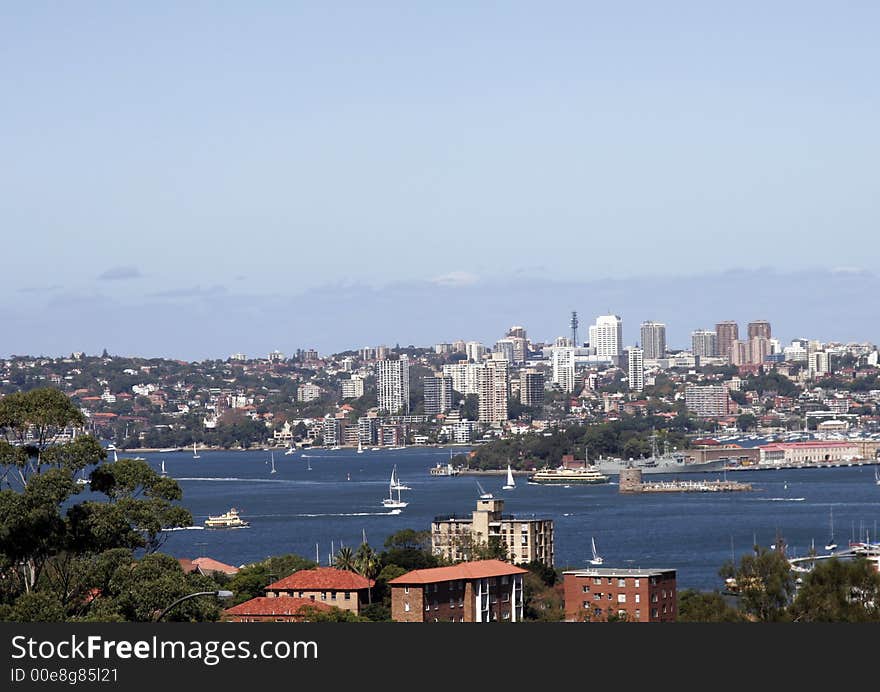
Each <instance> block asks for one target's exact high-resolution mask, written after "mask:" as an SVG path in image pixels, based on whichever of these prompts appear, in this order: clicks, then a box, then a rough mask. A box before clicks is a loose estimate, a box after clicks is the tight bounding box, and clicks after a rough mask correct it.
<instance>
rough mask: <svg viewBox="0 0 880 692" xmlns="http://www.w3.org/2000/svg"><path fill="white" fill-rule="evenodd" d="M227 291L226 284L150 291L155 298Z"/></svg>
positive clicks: (188, 296)
mask: <svg viewBox="0 0 880 692" xmlns="http://www.w3.org/2000/svg"><path fill="white" fill-rule="evenodd" d="M221 293H226V287H225V286H205V287H204V288H203V287H202V286H189V287H187V288H169V289H167V290H164V291H155V292H154V293H150V294H149V295H150V297H153V298H198V297H202V296H214V295H218V294H221Z"/></svg>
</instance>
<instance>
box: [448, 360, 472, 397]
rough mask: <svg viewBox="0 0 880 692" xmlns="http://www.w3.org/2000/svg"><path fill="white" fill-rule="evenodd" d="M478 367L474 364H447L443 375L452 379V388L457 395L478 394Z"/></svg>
mask: <svg viewBox="0 0 880 692" xmlns="http://www.w3.org/2000/svg"><path fill="white" fill-rule="evenodd" d="M479 367H480V366H479V365H478V364H476V363H448V364H446V365H444V366H443V374H444V375H447V376H449V377H451V378H452V388H453V389H454V390H455V391H456V392H458V393H459V394H465V395H467V394H479V393H480V384H479V381H478V372H479Z"/></svg>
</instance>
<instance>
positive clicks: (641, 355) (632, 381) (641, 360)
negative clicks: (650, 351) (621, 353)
mask: <svg viewBox="0 0 880 692" xmlns="http://www.w3.org/2000/svg"><path fill="white" fill-rule="evenodd" d="M627 355H628V361H629V388H630V391H633V392H640V391H642V390H643V389H644V388H645V352H644V350H643V349H641V348H639V347H638V346H633V347H631V348H628V349H627Z"/></svg>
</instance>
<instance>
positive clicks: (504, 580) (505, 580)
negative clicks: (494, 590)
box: [501, 574, 507, 584]
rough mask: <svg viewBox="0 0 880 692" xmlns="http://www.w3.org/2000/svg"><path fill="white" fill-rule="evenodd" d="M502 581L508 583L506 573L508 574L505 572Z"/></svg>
mask: <svg viewBox="0 0 880 692" xmlns="http://www.w3.org/2000/svg"><path fill="white" fill-rule="evenodd" d="M501 583H502V584H506V583H507V575H506V574H505V575H504V576H503V577H501Z"/></svg>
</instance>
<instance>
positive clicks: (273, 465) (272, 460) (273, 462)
mask: <svg viewBox="0 0 880 692" xmlns="http://www.w3.org/2000/svg"><path fill="white" fill-rule="evenodd" d="M269 460H270V461H271V462H272V470H271V471H269V473H275V452H270V457H269Z"/></svg>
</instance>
